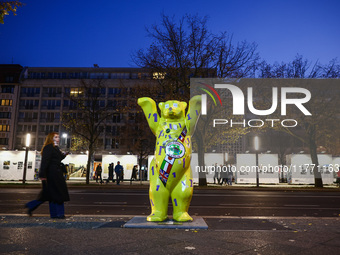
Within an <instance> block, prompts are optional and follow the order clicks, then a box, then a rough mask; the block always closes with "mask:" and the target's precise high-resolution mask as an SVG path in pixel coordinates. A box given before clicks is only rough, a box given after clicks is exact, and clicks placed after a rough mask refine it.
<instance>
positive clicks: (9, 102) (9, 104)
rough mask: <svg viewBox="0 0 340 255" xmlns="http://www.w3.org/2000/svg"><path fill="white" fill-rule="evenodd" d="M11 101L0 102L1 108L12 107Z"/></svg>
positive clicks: (3, 100)
mask: <svg viewBox="0 0 340 255" xmlns="http://www.w3.org/2000/svg"><path fill="white" fill-rule="evenodd" d="M12 103H13V102H12V100H9V99H2V100H1V106H12Z"/></svg>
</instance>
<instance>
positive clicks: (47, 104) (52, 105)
mask: <svg viewBox="0 0 340 255" xmlns="http://www.w3.org/2000/svg"><path fill="white" fill-rule="evenodd" d="M42 107H43V108H45V109H49V110H54V109H58V108H60V100H43V101H42Z"/></svg>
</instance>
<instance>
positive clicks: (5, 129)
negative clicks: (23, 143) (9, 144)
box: [0, 125, 9, 132]
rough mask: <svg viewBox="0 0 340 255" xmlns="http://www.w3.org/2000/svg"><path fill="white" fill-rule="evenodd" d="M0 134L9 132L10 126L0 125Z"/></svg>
mask: <svg viewBox="0 0 340 255" xmlns="http://www.w3.org/2000/svg"><path fill="white" fill-rule="evenodd" d="M0 132H9V125H0Z"/></svg>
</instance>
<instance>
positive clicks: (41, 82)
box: [14, 66, 154, 154]
mask: <svg viewBox="0 0 340 255" xmlns="http://www.w3.org/2000/svg"><path fill="white" fill-rule="evenodd" d="M91 82H92V83H93V82H96V83H97V84H99V83H100V86H99V87H100V96H99V97H98V100H99V104H100V105H101V106H107V105H109V106H110V107H111V108H112V111H115V110H116V109H117V108H119V107H123V106H125V105H127V102H128V101H129V100H130V99H131V98H129V96H130V94H131V93H132V91H133V89H134V88H136V87H138V86H149V85H150V84H151V83H153V82H154V80H153V79H152V74H150V73H148V72H147V71H145V70H143V69H140V68H99V67H97V66H95V67H93V68H54V67H53V68H52V67H42V68H38V67H28V68H25V69H24V70H23V79H22V82H21V84H20V89H19V91H18V102H19V103H18V111H17V112H18V118H17V128H16V135H15V139H14V140H15V142H14V149H21V148H22V147H23V144H24V142H25V135H26V134H27V133H30V134H31V137H32V139H31V148H32V149H35V150H40V149H41V148H42V145H43V143H44V139H45V137H46V134H48V133H50V132H59V133H60V134H63V133H64V132H65V133H67V131H66V129H65V128H64V127H63V125H62V120H61V117H62V113H65V112H72V111H73V110H74V105H73V102H72V100H71V98H72V97H76V96H79V95H80V94H81V93H82V90H83V84H84V83H88V84H89V83H91ZM132 104H133V102H132ZM136 109H137V103H136V102H134V105H132V107H131V110H130V111H129V113H119V111H117V113H116V114H113V116H112V118H108V119H107V120H106V121H105V122H104V123H103V124H102V126H101V130H102V134H101V136H100V137H99V139H98V145H97V149H96V152H99V153H100V152H106V153H107V152H111V153H123V154H124V153H126V152H127V151H128V147H127V146H126V145H127V144H129V143H132V142H133V138H132V137H126V136H125V137H123V136H122V135H121V134H122V130H123V129H124V126H125V125H126V124H129V125H133V124H134V118H133V115H134V114H135V112H136ZM79 114H80V115H79ZM75 117H78V118H79V117H81V113H79V112H78V113H77V116H75ZM70 135H71V134H69V135H68V139H66V138H65V140H64V138H63V137H61V143H62V144H64V145H65V143H68V144H70ZM129 140H131V141H129Z"/></svg>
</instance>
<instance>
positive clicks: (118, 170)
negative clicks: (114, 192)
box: [115, 161, 124, 185]
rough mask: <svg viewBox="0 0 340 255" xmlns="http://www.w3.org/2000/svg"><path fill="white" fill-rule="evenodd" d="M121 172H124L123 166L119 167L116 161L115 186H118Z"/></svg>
mask: <svg viewBox="0 0 340 255" xmlns="http://www.w3.org/2000/svg"><path fill="white" fill-rule="evenodd" d="M123 171H124V168H123V166H121V165H120V162H119V161H118V162H117V165H116V167H115V173H116V180H117V185H119V183H120V181H121V180H122V175H123Z"/></svg>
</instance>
